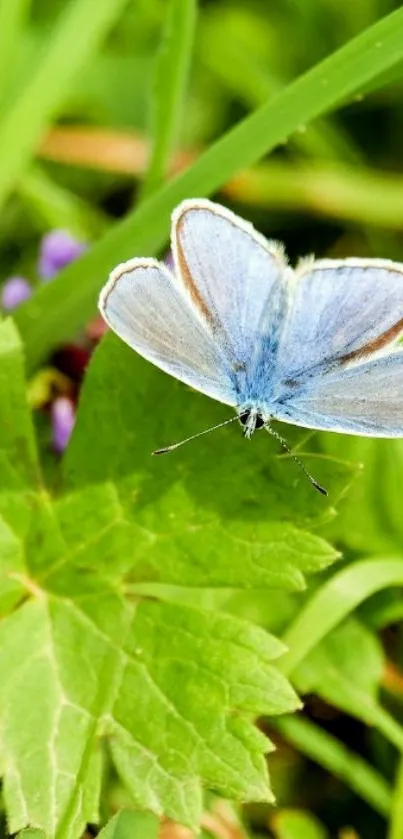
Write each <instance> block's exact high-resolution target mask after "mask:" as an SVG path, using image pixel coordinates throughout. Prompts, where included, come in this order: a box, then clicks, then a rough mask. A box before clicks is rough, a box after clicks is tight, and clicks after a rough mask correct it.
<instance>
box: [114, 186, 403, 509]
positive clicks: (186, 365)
mask: <svg viewBox="0 0 403 839" xmlns="http://www.w3.org/2000/svg"><path fill="white" fill-rule="evenodd" d="M172 253H173V258H174V266H175V270H174V273H171V272H170V271H169V270H168V268H167V267H166V266H165V265H164V264H162V263H160V262H157V261H156V260H154V259H132V260H130V261H129V262H125V263H123V264H122V265H118V266H117V267H116V268H115V269H114V271H112V274H111V276H110V279H109V281H108V282H107V284H106V285H105V287H104V288H103V290H102V292H101V296H100V301H99V307H100V311H101V313H102V315H103V317H104V318H105V320H106V322H107V323H108V325H109V326H110V327H111V328H112V329H113V330H114V332H116V334H117V335H118V336H119V337H120V338H122V340H123V341H125V342H126V343H127V344H129V346H130V347H132V348H133V349H135V350H136V351H137V352H138V353H140V355H142V356H144V358H146V359H148V360H149V361H151V362H153V364H155V365H157V367H160V368H161V369H162V370H164V371H166V372H167V373H169V374H170V375H172V376H175V377H176V378H177V379H180V380H181V381H182V382H185V383H186V384H187V385H190V386H191V387H192V388H195V389H196V390H199V391H201V393H205V394H207V396H210V397H212V398H213V399H217V400H218V401H219V402H223V403H224V404H226V405H231V406H233V407H234V408H235V409H236V412H237V416H238V418H239V419H240V422H241V423H242V425H243V426H244V434H245V436H246V437H248V438H250V437H251V436H252V434H253V433H254V431H255V430H256V429H259V428H266V429H267V430H268V431H270V433H272V434H274V436H275V437H277V439H278V440H279V441H280V442H281V443H282V444H283V445H286V444H285V441H283V439H282V438H281V437H280V435H279V434H277V432H276V431H274V429H272V428H271V426H270V422H271V420H273V419H275V420H281V421H282V422H286V423H292V424H294V425H300V426H304V427H306V428H313V429H325V430H327V431H338V432H341V433H345V434H360V435H366V436H369V437H403V350H402V346H401V345H399V343H398V339H399V338H400V336H401V334H402V332H403V265H401V264H398V263H395V262H392V261H390V260H386V259H385V260H384V259H343V260H330V259H323V260H319V261H317V262H315V261H314V260H313V259H312V258H310V259H305V260H302V261H301V262H300V263H299V264H298V265H297V267H296V269H295V270H293V269H292V268H291V267H290V266H289V265H288V263H287V259H286V257H285V254H284V250H283V247H282V245H281V244H279V243H277V242H273V241H268V240H266V239H265V238H264V237H263V236H261V235H260V234H259V233H257V232H256V231H255V229H254V228H253V227H252V225H251V224H249V223H247V222H245V221H243V220H242V219H240V218H239V217H238V216H236V215H234V214H233V213H231V212H230V211H229V210H227V209H225V208H224V207H221V206H220V205H219V204H214V203H212V202H211V201H207V200H203V199H194V200H189V201H184V202H183V203H182V204H180V205H179V206H178V207H177V208H176V210H175V211H174V213H173V216H172ZM234 419H236V417H234ZM229 421H232V420H229ZM223 424H225V423H220V425H223ZM202 433H205V432H202ZM194 436H199V435H194ZM188 439H192V438H188ZM182 442H185V441H182ZM177 445H180V444H174V445H173V446H168V447H167V448H166V449H160V450H158V452H159V453H161V452H163V451H171V450H172V449H173V448H176V446H177ZM300 465H302V464H300ZM302 468H303V469H304V471H305V472H306V469H305V467H304V466H303V465H302ZM308 477H309V478H310V480H311V481H312V483H313V484H314V486H315V487H316V488H317V489H319V490H320V491H321V492H323V493H326V491H325V490H324V489H323V487H321V486H320V485H319V484H318V483H317V482H316V481H315V480H314V478H312V476H311V475H308Z"/></svg>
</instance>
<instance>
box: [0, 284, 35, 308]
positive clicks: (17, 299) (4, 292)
mask: <svg viewBox="0 0 403 839" xmlns="http://www.w3.org/2000/svg"><path fill="white" fill-rule="evenodd" d="M31 294H32V288H31V286H30V284H29V282H28V280H25V279H24V277H10V278H9V279H8V280H6V281H5V283H4V285H3V287H2V289H1V306H2V308H3V309H4V310H5V311H6V312H11V311H12V310H13V309H16V308H17V306H19V305H20V303H23V302H24V300H28V297H31Z"/></svg>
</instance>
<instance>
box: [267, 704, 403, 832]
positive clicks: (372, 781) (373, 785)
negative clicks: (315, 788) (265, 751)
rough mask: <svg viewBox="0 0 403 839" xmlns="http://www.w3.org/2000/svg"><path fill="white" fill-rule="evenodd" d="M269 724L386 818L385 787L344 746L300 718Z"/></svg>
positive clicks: (387, 792) (388, 802) (388, 791)
mask: <svg viewBox="0 0 403 839" xmlns="http://www.w3.org/2000/svg"><path fill="white" fill-rule="evenodd" d="M270 724H271V726H272V727H273V728H275V729H276V731H279V732H280V734H281V735H282V736H283V737H284V739H285V740H287V741H288V742H289V743H292V744H293V745H294V746H296V748H297V749H298V751H299V752H301V753H302V754H304V755H306V757H309V758H310V759H311V760H314V761H315V762H316V763H318V764H319V765H320V766H323V768H324V769H327V770H328V771H329V772H331V773H332V775H334V776H335V777H336V778H340V780H341V781H343V782H344V783H345V784H346V785H347V786H348V787H349V788H350V789H352V790H353V791H354V792H355V793H357V795H359V796H360V797H361V798H362V799H363V800H364V801H366V802H367V803H368V804H369V806H370V807H372V808H373V809H374V810H376V812H378V813H380V815H381V816H385V817H386V818H387V817H388V816H389V813H390V806H391V801H392V792H391V789H390V787H389V785H388V784H387V782H386V781H385V779H384V778H383V777H382V776H381V775H380V774H379V773H378V772H377V771H376V770H375V769H373V767H372V766H370V765H369V764H368V763H366V762H365V760H363V758H361V757H359V755H357V754H355V752H352V751H351V750H350V749H348V748H347V746H345V745H344V743H341V742H340V741H339V740H337V739H336V738H335V737H333V736H332V735H331V734H328V733H327V732H326V731H323V729H322V728H320V727H319V726H317V725H315V723H313V722H310V721H309V720H306V719H303V718H301V717H297V716H294V717H283V718H282V719H278V720H275V722H272V721H271V723H270ZM394 839H395V837H394ZM396 839H397V837H396Z"/></svg>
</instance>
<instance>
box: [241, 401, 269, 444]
mask: <svg viewBox="0 0 403 839" xmlns="http://www.w3.org/2000/svg"><path fill="white" fill-rule="evenodd" d="M239 422H240V423H241V425H242V426H243V436H244V437H246V438H247V440H250V438H251V437H252V434H254V433H255V431H257V430H258V429H259V428H264V426H265V424H266V420H264V419H263V416H262V414H261V412H260V411H259V410H258V409H257V408H247V409H242V410H241V411H240V413H239Z"/></svg>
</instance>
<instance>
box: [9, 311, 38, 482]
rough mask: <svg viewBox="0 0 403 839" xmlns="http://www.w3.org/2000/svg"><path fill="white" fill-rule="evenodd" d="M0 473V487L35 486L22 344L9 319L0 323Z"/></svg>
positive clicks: (36, 468)
mask: <svg viewBox="0 0 403 839" xmlns="http://www.w3.org/2000/svg"><path fill="white" fill-rule="evenodd" d="M0 358H1V365H0V405H1V412H0V477H1V486H2V489H5V488H6V487H7V488H8V489H10V490H11V489H13V488H21V487H23V486H37V485H38V482H39V479H40V478H39V467H38V457H37V452H36V444H35V439H34V431H33V425H32V421H31V418H30V415H29V412H28V409H27V403H26V397H25V377H24V365H23V359H22V344H21V341H20V338H19V335H18V333H17V331H16V329H15V327H14V324H13V322H12V320H11V319H7V320H5V321H3V322H2V323H1V324H0Z"/></svg>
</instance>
